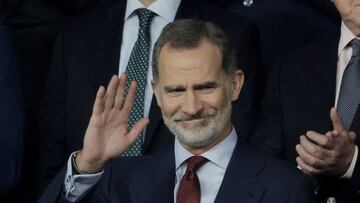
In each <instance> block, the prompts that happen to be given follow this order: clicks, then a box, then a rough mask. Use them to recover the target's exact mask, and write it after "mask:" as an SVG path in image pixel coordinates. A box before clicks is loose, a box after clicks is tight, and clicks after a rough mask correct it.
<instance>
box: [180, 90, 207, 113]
mask: <svg viewBox="0 0 360 203" xmlns="http://www.w3.org/2000/svg"><path fill="white" fill-rule="evenodd" d="M202 109H203V103H202V102H201V100H200V99H199V98H198V96H197V95H196V93H195V92H194V91H188V92H186V94H185V95H184V101H183V104H182V111H183V112H184V113H187V114H189V115H195V114H196V113H198V112H200V111H201V110H202Z"/></svg>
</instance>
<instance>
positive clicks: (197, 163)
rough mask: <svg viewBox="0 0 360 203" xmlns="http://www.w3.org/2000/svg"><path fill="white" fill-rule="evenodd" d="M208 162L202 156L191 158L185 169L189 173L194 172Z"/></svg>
mask: <svg viewBox="0 0 360 203" xmlns="http://www.w3.org/2000/svg"><path fill="white" fill-rule="evenodd" d="M207 161H208V160H207V159H206V158H204V157H202V156H192V157H190V158H189V159H188V160H187V164H188V166H187V169H186V171H189V172H196V171H197V170H198V169H199V168H200V167H201V166H202V165H204V164H205V163H206V162H207Z"/></svg>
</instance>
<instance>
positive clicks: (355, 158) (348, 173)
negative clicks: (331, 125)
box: [341, 145, 358, 179]
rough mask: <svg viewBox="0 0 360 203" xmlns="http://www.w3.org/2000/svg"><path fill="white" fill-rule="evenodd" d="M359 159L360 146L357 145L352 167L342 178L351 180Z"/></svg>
mask: <svg viewBox="0 0 360 203" xmlns="http://www.w3.org/2000/svg"><path fill="white" fill-rule="evenodd" d="M357 157H358V146H357V145H355V152H354V156H353V159H352V161H351V164H350V167H349V169H348V170H347V171H346V173H345V174H344V175H343V176H341V178H345V179H351V177H352V175H353V173H354V170H355V165H356V160H357Z"/></svg>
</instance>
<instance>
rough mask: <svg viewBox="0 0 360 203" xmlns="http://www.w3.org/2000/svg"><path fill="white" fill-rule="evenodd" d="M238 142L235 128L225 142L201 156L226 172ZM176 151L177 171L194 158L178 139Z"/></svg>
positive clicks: (176, 140)
mask: <svg viewBox="0 0 360 203" xmlns="http://www.w3.org/2000/svg"><path fill="white" fill-rule="evenodd" d="M236 142H237V134H236V131H235V129H234V127H233V128H232V130H231V132H230V135H229V136H227V137H226V138H225V139H224V140H223V141H221V142H220V143H219V144H217V145H215V146H214V147H213V148H211V149H209V150H208V151H206V152H205V153H203V154H201V156H203V157H205V158H207V159H208V160H209V161H211V162H213V163H214V164H216V165H218V166H219V167H221V168H223V169H224V170H225V169H226V168H227V165H228V164H229V162H230V159H231V156H232V153H233V151H234V149H235V146H236ZM174 150H175V164H176V165H175V166H176V170H177V169H178V168H179V167H180V165H181V164H182V163H183V162H184V161H186V160H187V159H188V158H190V157H191V156H194V155H193V154H192V153H190V152H189V151H187V150H186V149H185V148H184V147H183V146H182V145H181V144H180V142H179V141H178V139H175V148H174Z"/></svg>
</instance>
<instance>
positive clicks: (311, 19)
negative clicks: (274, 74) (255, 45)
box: [212, 0, 340, 71]
mask: <svg viewBox="0 0 360 203" xmlns="http://www.w3.org/2000/svg"><path fill="white" fill-rule="evenodd" d="M212 1H214V0H212ZM245 1H247V0H233V1H232V2H230V3H229V4H228V5H227V6H226V7H227V8H228V9H229V10H231V11H233V12H235V13H236V14H238V15H240V16H244V17H249V18H251V19H253V20H254V21H255V22H256V23H257V25H258V26H259V30H260V35H261V43H260V44H261V55H262V56H261V58H262V63H263V65H264V68H265V69H266V70H269V71H271V70H270V69H271V68H273V67H274V66H275V65H276V64H277V62H278V60H279V59H281V57H282V56H283V55H284V54H285V55H286V54H287V53H288V52H289V51H292V50H294V49H296V48H297V47H299V46H301V45H303V44H305V43H309V42H315V41H317V40H319V39H321V38H322V37H323V36H326V35H328V32H329V31H331V30H332V29H333V28H337V27H338V26H339V19H340V17H339V15H338V13H337V11H336V9H335V7H334V5H333V3H332V2H331V1H327V0H252V2H253V4H251V5H250V6H244V2H245Z"/></svg>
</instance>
